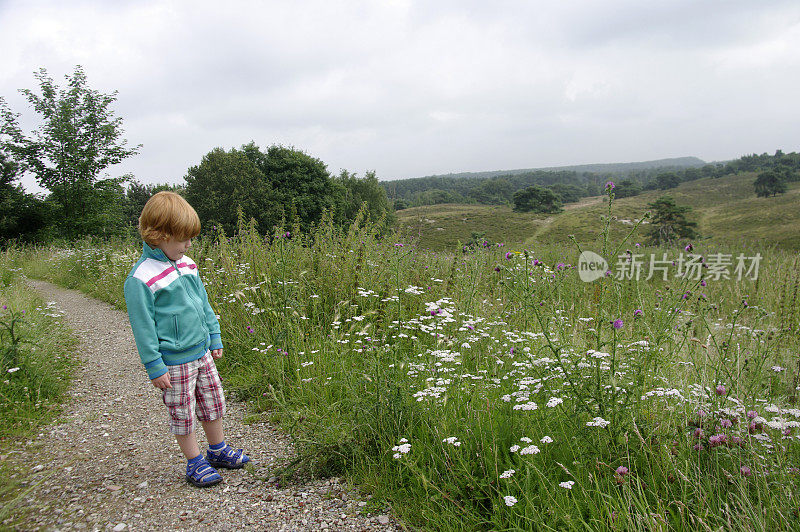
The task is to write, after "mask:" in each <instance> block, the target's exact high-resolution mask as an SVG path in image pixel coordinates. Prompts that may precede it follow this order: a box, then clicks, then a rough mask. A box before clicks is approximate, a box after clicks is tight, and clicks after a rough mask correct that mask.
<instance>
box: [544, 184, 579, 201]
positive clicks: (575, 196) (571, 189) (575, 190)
mask: <svg viewBox="0 0 800 532" xmlns="http://www.w3.org/2000/svg"><path fill="white" fill-rule="evenodd" d="M547 188H549V189H550V190H552V191H553V192H555V193H556V194H558V197H559V198H560V199H561V203H575V202H576V201H580V199H581V197H583V196H584V195H585V192H584V190H583V189H581V187H579V186H577V185H569V184H567V183H555V184H553V185H549V186H548V187H547Z"/></svg>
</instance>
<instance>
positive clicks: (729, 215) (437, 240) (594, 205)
mask: <svg viewBox="0 0 800 532" xmlns="http://www.w3.org/2000/svg"><path fill="white" fill-rule="evenodd" d="M756 176H757V172H742V173H739V174H731V175H726V176H724V177H719V178H702V179H698V180H694V181H689V182H684V183H681V184H680V185H679V186H677V187H676V188H673V189H671V190H664V191H662V190H651V191H645V192H643V193H642V194H640V195H638V196H635V197H630V198H624V199H619V200H616V201H615V204H614V209H613V219H612V222H611V233H612V238H614V239H616V240H617V241H618V240H619V239H621V238H623V237H624V235H625V234H627V232H628V231H630V229H631V227H632V226H633V224H634V223H635V221H636V220H637V219H638V218H640V217H641V216H642V215H643V214H644V212H645V211H647V210H648V207H647V204H648V203H650V202H653V201H655V200H656V199H657V198H658V197H659V196H662V195H670V196H672V197H673V198H674V199H675V202H676V203H677V204H678V205H685V206H688V207H691V208H692V211H691V212H690V213H689V214H688V218H689V219H690V220H693V221H695V222H697V224H698V227H697V230H698V232H699V233H700V238H701V239H711V240H712V241H713V242H720V243H721V242H728V243H736V244H738V245H741V246H742V247H743V248H744V247H745V246H749V245H752V244H754V243H758V244H759V245H775V246H777V247H779V248H783V249H794V250H800V209H798V206H800V182H793V183H789V190H788V192H786V193H785V194H781V195H779V196H777V197H769V198H758V197H756V195H755V192H754V190H753V181H755V179H756ZM604 200H605V196H596V197H590V198H584V199H582V200H581V201H580V202H578V203H573V204H568V205H566V206H565V210H564V212H562V213H560V214H556V215H550V216H548V215H545V214H533V213H516V212H512V210H511V208H510V207H508V206H501V205H452V204H450V205H427V206H422V207H414V208H410V209H404V210H401V211H398V213H397V216H398V221H399V223H400V227H401V228H402V229H403V230H405V231H407V232H408V233H410V234H413V235H414V236H416V237H418V238H419V239H420V243H421V245H422V246H423V247H428V248H431V249H436V250H453V249H454V247H455V246H456V245H457V243H458V242H462V243H465V242H468V241H469V240H470V239H471V237H472V235H473V233H479V234H482V235H483V236H484V237H485V238H487V239H488V240H489V241H490V242H505V243H506V244H507V245H509V246H517V247H526V246H532V247H535V246H536V245H537V244H540V243H546V244H550V243H563V244H565V245H571V244H570V235H574V237H575V238H576V239H577V241H578V242H581V243H583V244H585V245H587V246H590V247H591V245H596V244H597V241H596V239H597V238H598V237H599V235H600V232H601V229H602V225H601V222H600V217H601V216H603V215H604V214H605V213H606V212H607V209H608V204H607V203H606V202H605V201H604ZM646 229H647V225H644V226H642V227H641V228H640V231H639V235H638V236H636V237H634V240H633V241H632V243H631V245H633V243H634V242H643V241H644V235H643V233H644V232H645V231H646Z"/></svg>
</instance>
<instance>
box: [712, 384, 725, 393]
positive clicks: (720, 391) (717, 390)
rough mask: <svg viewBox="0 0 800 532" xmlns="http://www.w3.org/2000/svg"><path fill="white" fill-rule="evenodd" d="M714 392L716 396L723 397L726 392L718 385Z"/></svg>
mask: <svg viewBox="0 0 800 532" xmlns="http://www.w3.org/2000/svg"><path fill="white" fill-rule="evenodd" d="M715 391H716V392H717V395H725V392H726V390H725V386H723V385H722V384H718V385H717V389H716V390H715Z"/></svg>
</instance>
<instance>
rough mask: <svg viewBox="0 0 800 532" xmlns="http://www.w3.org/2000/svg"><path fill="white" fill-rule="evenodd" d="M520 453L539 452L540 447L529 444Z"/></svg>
mask: <svg viewBox="0 0 800 532" xmlns="http://www.w3.org/2000/svg"><path fill="white" fill-rule="evenodd" d="M519 454H539V448H538V447H537V446H535V445H528V446H527V447H525V448H524V449H522V450H521V451H520V452H519Z"/></svg>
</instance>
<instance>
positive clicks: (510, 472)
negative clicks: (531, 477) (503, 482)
mask: <svg viewBox="0 0 800 532" xmlns="http://www.w3.org/2000/svg"><path fill="white" fill-rule="evenodd" d="M514 473H516V471H515V470H514V469H507V470H506V471H503V472H502V473H500V478H511V477H512V476H513V475H514Z"/></svg>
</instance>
